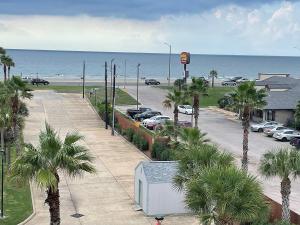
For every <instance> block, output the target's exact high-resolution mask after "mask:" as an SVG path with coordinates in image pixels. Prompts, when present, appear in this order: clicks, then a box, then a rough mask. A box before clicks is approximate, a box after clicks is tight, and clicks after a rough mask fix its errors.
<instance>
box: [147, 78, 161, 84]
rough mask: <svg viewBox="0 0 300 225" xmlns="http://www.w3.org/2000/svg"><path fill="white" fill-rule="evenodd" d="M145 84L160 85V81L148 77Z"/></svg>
mask: <svg viewBox="0 0 300 225" xmlns="http://www.w3.org/2000/svg"><path fill="white" fill-rule="evenodd" d="M145 84H146V85H160V82H159V81H158V80H155V79H146V80H145Z"/></svg>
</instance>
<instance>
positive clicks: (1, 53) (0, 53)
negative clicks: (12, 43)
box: [0, 47, 6, 55]
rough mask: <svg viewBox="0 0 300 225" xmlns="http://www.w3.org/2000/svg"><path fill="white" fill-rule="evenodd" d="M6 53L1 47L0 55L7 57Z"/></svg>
mask: <svg viewBox="0 0 300 225" xmlns="http://www.w3.org/2000/svg"><path fill="white" fill-rule="evenodd" d="M5 54H6V51H5V49H4V48H2V47H0V55H5Z"/></svg>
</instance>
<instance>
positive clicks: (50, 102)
mask: <svg viewBox="0 0 300 225" xmlns="http://www.w3.org/2000/svg"><path fill="white" fill-rule="evenodd" d="M28 107H29V110H30V116H29V118H28V119H27V121H26V128H25V132H24V136H25V141H26V142H31V143H33V144H37V141H38V134H39V131H40V129H42V128H43V127H44V122H45V120H47V122H48V123H50V124H51V125H52V126H53V127H54V128H55V129H57V130H58V131H59V134H60V135H61V136H62V137H63V136H64V135H65V134H66V133H67V132H68V131H74V130H77V131H79V132H80V134H82V135H84V136H85V140H84V142H83V143H82V144H84V145H86V146H87V147H88V148H89V149H90V151H91V153H92V154H93V155H94V157H95V160H94V165H95V166H96V168H97V174H95V175H89V174H86V175H84V176H83V177H82V178H80V179H69V178H67V177H64V176H63V174H61V183H60V196H61V218H62V224H67V225H77V224H78V225H79V224H84V225H85V224H86V225H88V224H89V225H98V224H99V225H100V224H105V225H121V224H122V225H123V224H124V225H127V224H129V225H130V224H132V225H134V224H136V225H144V224H145V225H150V224H154V220H153V218H150V217H146V216H145V215H144V214H143V212H136V211H135V210H134V207H135V206H134V201H133V194H134V189H133V179H134V168H135V166H136V165H137V164H138V163H139V162H140V161H141V160H147V158H146V157H145V155H144V154H143V153H141V152H140V151H139V150H137V149H136V148H135V147H134V146H132V145H131V144H129V143H128V142H126V141H125V140H124V139H123V138H122V137H112V136H111V134H110V131H109V130H105V129H104V125H103V122H102V121H101V120H100V119H99V118H98V116H97V114H96V113H95V112H94V111H93V109H92V108H91V107H90V105H89V104H88V103H87V102H86V101H85V100H82V98H81V96H80V95H78V94H58V93H55V92H53V91H35V92H34V98H33V99H32V100H31V101H29V102H28ZM33 197H34V203H35V208H36V209H35V210H36V215H35V216H34V217H33V219H32V220H30V221H29V222H28V223H27V224H28V225H37V224H39V225H44V224H45V225H46V224H49V212H48V207H47V205H44V199H45V193H44V192H43V191H41V190H39V189H37V188H36V187H34V188H33ZM75 213H80V214H83V215H84V216H82V217H81V218H79V219H76V218H73V217H71V215H72V214H75ZM163 224H164V225H168V224H169V225H171V224H172V225H176V224H178V225H179V224H190V225H193V224H198V221H197V219H196V218H195V217H193V216H169V217H167V218H166V219H165V220H164V223H163Z"/></svg>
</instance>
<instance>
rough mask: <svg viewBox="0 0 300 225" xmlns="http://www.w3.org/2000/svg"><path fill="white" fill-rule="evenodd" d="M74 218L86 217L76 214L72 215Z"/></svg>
mask: <svg viewBox="0 0 300 225" xmlns="http://www.w3.org/2000/svg"><path fill="white" fill-rule="evenodd" d="M71 216H72V217H75V218H80V217H83V216H84V215H82V214H80V213H75V214H73V215H71Z"/></svg>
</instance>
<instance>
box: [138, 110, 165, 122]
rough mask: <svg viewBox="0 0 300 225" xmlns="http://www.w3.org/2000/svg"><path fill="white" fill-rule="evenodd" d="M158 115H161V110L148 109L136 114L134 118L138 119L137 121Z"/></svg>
mask: <svg viewBox="0 0 300 225" xmlns="http://www.w3.org/2000/svg"><path fill="white" fill-rule="evenodd" d="M158 115H161V112H158V111H146V112H143V113H141V114H136V115H135V116H134V119H135V120H137V121H143V120H145V119H149V118H151V117H153V116H158Z"/></svg>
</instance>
